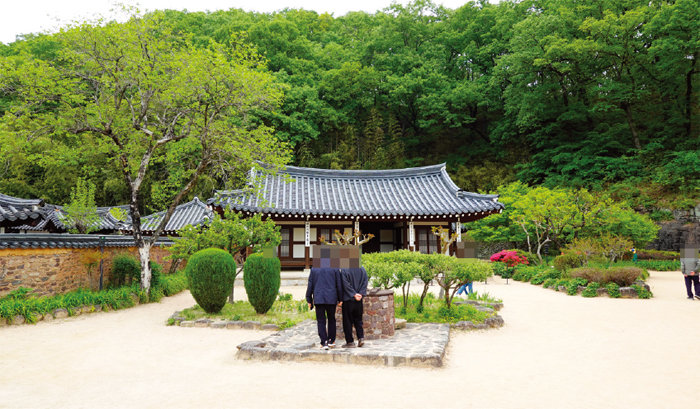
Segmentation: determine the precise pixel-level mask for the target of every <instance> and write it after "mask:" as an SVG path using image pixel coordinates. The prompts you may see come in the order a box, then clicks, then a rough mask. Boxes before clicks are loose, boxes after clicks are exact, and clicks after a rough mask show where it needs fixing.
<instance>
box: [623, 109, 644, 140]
mask: <svg viewBox="0 0 700 409" xmlns="http://www.w3.org/2000/svg"><path fill="white" fill-rule="evenodd" d="M622 109H624V110H625V115H626V116H627V124H628V125H629V127H630V132H632V138H633V139H634V147H635V148H637V149H639V150H641V149H642V144H641V143H640V142H639V133H638V132H637V127H636V126H635V125H634V119H633V118H632V108H631V107H630V104H628V103H627V102H623V103H622Z"/></svg>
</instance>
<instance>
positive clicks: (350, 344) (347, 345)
mask: <svg viewBox="0 0 700 409" xmlns="http://www.w3.org/2000/svg"><path fill="white" fill-rule="evenodd" d="M343 348H355V343H354V342H347V343H345V345H343Z"/></svg>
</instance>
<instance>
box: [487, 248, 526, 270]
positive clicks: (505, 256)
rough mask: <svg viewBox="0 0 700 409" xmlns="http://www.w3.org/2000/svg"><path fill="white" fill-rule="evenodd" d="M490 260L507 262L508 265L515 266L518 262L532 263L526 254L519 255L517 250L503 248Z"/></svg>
mask: <svg viewBox="0 0 700 409" xmlns="http://www.w3.org/2000/svg"><path fill="white" fill-rule="evenodd" d="M489 260H491V261H493V262H499V261H500V262H502V263H505V264H506V265H507V266H508V267H511V268H513V267H515V266H517V265H518V264H530V263H529V262H528V260H527V257H525V256H518V253H517V252H516V251H515V250H502V251H499V252H498V253H496V254H493V255H492V256H491V258H489Z"/></svg>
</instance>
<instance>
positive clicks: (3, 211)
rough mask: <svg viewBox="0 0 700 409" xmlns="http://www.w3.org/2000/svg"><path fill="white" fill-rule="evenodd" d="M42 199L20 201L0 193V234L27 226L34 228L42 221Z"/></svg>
mask: <svg viewBox="0 0 700 409" xmlns="http://www.w3.org/2000/svg"><path fill="white" fill-rule="evenodd" d="M43 206H44V200H43V199H20V198H18V197H12V196H8V195H4V194H2V193H0V233H6V232H9V230H10V229H12V228H14V227H17V226H22V225H27V226H36V225H37V224H39V223H40V222H41V221H42V220H43V219H44V217H43V216H44V214H43V212H42V210H41V208H42V207H43Z"/></svg>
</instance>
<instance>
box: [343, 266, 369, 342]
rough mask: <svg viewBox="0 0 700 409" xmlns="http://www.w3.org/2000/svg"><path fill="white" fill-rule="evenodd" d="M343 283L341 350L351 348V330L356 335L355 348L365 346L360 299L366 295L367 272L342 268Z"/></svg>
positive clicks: (359, 269) (362, 268)
mask: <svg viewBox="0 0 700 409" xmlns="http://www.w3.org/2000/svg"><path fill="white" fill-rule="evenodd" d="M340 277H341V279H342V282H343V298H342V301H343V305H342V309H343V332H344V333H345V345H343V348H352V347H354V346H355V341H354V340H353V337H352V328H353V327H355V332H356V333H357V346H358V347H361V346H363V345H364V344H365V332H364V329H363V328H362V314H363V313H364V308H363V306H362V298H364V296H366V295H367V281H368V280H369V279H368V278H367V271H365V268H364V267H360V268H344V269H341V270H340Z"/></svg>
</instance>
